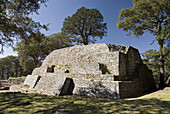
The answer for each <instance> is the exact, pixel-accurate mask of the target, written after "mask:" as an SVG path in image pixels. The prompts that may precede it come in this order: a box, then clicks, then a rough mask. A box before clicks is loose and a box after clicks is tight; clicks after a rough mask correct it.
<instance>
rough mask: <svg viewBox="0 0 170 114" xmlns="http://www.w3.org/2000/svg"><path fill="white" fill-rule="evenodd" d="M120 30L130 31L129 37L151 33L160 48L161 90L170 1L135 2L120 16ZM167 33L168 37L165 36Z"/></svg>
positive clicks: (169, 22) (169, 36)
mask: <svg viewBox="0 0 170 114" xmlns="http://www.w3.org/2000/svg"><path fill="white" fill-rule="evenodd" d="M118 18H119V19H121V20H120V21H118V22H117V27H118V28H123V30H124V31H129V33H128V34H127V35H131V33H133V35H135V36H140V35H143V34H144V32H145V31H149V32H150V33H152V34H153V35H154V36H155V41H157V42H158V45H159V46H160V49H159V50H160V56H159V64H160V88H163V87H164V72H165V70H164V64H165V63H164V62H165V60H164V59H165V56H166V55H168V53H169V51H167V52H166V53H164V52H165V51H164V45H165V40H167V39H170V34H169V31H170V28H169V27H170V1H169V0H133V7H129V8H127V9H122V10H121V11H120V14H119V16H118ZM164 33H166V35H165V34H164Z"/></svg>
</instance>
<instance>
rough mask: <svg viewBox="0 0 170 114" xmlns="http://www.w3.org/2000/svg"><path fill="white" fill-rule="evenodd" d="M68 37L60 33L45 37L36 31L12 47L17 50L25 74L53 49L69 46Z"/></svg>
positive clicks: (37, 65) (38, 64) (39, 63)
mask: <svg viewBox="0 0 170 114" xmlns="http://www.w3.org/2000/svg"><path fill="white" fill-rule="evenodd" d="M67 39H68V37H66V36H65V35H62V34H60V33H59V34H53V35H50V36H49V37H46V36H45V35H44V34H42V33H40V32H37V33H33V34H31V35H30V36H29V37H28V38H26V39H25V40H22V41H21V42H20V43H18V44H17V47H16V48H14V50H15V51H17V52H18V56H19V61H20V65H21V66H22V68H23V69H24V72H25V73H26V74H30V73H31V72H32V70H33V69H34V68H36V67H39V66H40V65H41V63H42V61H43V60H44V58H45V57H46V56H47V55H48V54H49V53H50V52H51V51H53V50H55V49H60V48H64V47H68V46H71V43H70V42H69V41H68V40H67Z"/></svg>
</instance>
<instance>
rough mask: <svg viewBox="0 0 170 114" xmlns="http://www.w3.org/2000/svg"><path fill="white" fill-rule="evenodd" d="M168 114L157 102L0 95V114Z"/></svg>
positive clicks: (166, 107)
mask: <svg viewBox="0 0 170 114" xmlns="http://www.w3.org/2000/svg"><path fill="white" fill-rule="evenodd" d="M19 112H27V113H35V114H37V113H170V102H169V101H162V100H160V99H156V98H152V99H137V100H125V99H121V100H115V99H108V98H96V97H87V96H47V95H39V94H23V93H0V113H19Z"/></svg>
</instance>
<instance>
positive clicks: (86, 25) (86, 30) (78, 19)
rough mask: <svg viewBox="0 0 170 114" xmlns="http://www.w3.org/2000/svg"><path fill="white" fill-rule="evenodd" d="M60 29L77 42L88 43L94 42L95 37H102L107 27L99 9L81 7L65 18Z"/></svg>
mask: <svg viewBox="0 0 170 114" xmlns="http://www.w3.org/2000/svg"><path fill="white" fill-rule="evenodd" d="M61 30H62V33H64V34H67V35H69V36H71V37H72V38H73V41H75V42H77V44H84V45H88V44H89V43H90V42H91V43H95V42H96V37H99V38H100V39H102V37H103V36H105V35H106V30H107V27H106V23H103V16H102V14H101V13H100V11H99V10H97V9H87V8H85V7H82V8H80V9H78V10H77V12H76V13H75V14H73V15H72V16H71V17H70V16H68V17H67V18H65V20H64V22H63V28H62V29H61Z"/></svg>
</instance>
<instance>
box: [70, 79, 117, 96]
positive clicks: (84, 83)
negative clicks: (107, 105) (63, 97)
mask: <svg viewBox="0 0 170 114" xmlns="http://www.w3.org/2000/svg"><path fill="white" fill-rule="evenodd" d="M73 82H74V85H75V87H74V90H73V94H78V95H84V96H94V97H102V98H113V99H119V85H118V81H111V82H101V81H97V80H87V79H78V78H73Z"/></svg>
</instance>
